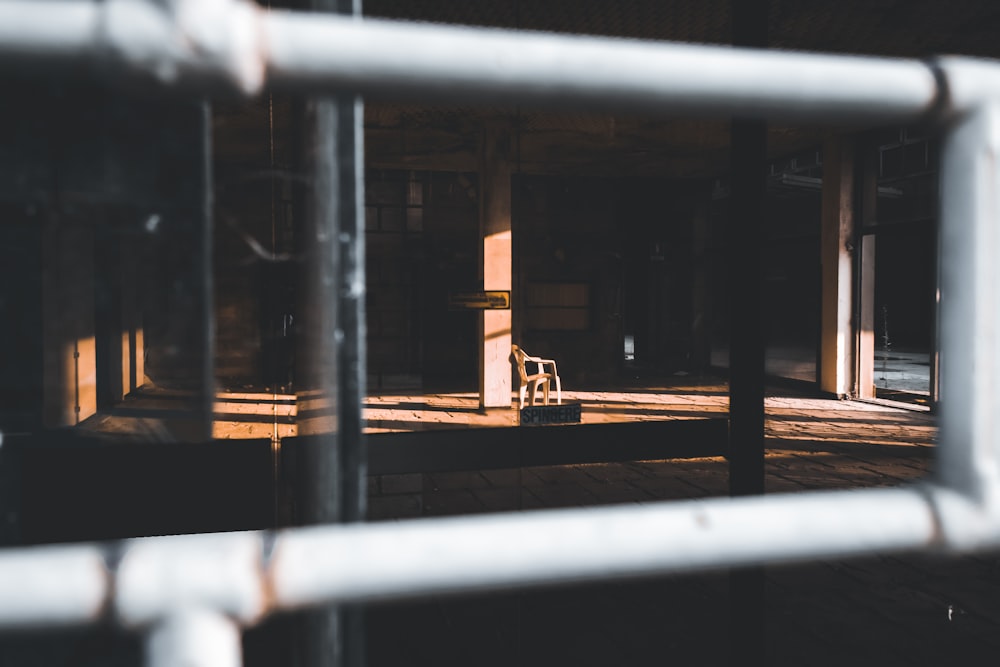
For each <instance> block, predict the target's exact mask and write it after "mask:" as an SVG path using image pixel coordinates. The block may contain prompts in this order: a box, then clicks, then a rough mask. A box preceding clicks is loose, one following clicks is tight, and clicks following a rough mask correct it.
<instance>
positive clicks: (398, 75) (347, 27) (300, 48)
mask: <svg viewBox="0 0 1000 667" xmlns="http://www.w3.org/2000/svg"><path fill="white" fill-rule="evenodd" d="M265 26H266V41H267V48H268V76H267V78H268V81H269V83H271V84H272V85H275V86H281V87H294V88H297V89H298V88H303V87H307V88H309V89H316V88H332V89H349V90H356V91H360V92H361V93H363V94H368V95H375V96H378V97H382V98H397V97H408V98H419V99H422V100H433V99H438V100H445V101H465V102H473V103H476V102H478V103H503V104H510V105H513V104H515V103H516V104H531V103H535V104H539V105H545V106H558V107H562V108H568V109H574V110H580V109H591V110H621V111H635V112H661V113H663V112H666V113H670V114H679V115H693V114H699V115H703V114H712V115H715V116H727V117H728V116H765V115H766V116H767V117H768V118H770V119H774V120H780V119H785V120H793V119H794V120H807V121H820V120H833V121H837V122H843V121H847V122H850V121H878V122H889V121H894V122H905V121H913V120H916V119H919V118H921V117H924V116H925V115H927V114H928V113H929V112H930V111H931V110H932V109H933V108H934V106H935V102H936V99H937V96H938V86H937V82H936V80H935V78H934V75H933V73H932V71H931V69H930V68H929V67H928V66H927V65H926V64H924V63H921V62H919V61H916V60H901V59H889V58H861V57H856V56H831V55H816V54H807V53H796V52H779V51H765V50H755V49H736V48H729V47H720V46H696V45H687V44H674V43H667V42H652V41H645V42H644V41H638V40H625V39H613V38H602V37H581V36H571V35H557V34H547V33H540V32H523V31H521V32H514V31H503V30H496V29H485V28H470V27H458V26H450V27H449V26H439V25H430V24H416V23H404V22H390V21H384V20H370V19H369V20H364V21H356V20H351V19H345V18H331V19H328V20H322V21H317V20H316V19H315V18H314V17H312V16H309V15H307V14H303V13H301V12H279V11H275V12H272V13H271V14H270V15H269V16H268V18H267V20H266V22H265Z"/></svg>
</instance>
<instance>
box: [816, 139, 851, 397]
mask: <svg viewBox="0 0 1000 667" xmlns="http://www.w3.org/2000/svg"><path fill="white" fill-rule="evenodd" d="M822 196H823V201H822V214H821V223H820V224H821V230H820V267H821V272H822V280H821V295H822V296H821V299H822V311H821V315H820V363H819V388H820V390H821V391H823V392H826V393H829V394H833V395H835V396H837V397H839V398H844V397H846V396H849V395H850V394H851V393H853V389H854V358H853V357H854V344H853V341H854V327H853V321H852V319H853V318H852V310H853V301H852V296H853V284H854V279H853V275H854V266H853V263H854V260H853V254H854V139H853V138H848V137H842V136H831V137H828V138H827V140H826V141H825V142H824V144H823V195H822Z"/></svg>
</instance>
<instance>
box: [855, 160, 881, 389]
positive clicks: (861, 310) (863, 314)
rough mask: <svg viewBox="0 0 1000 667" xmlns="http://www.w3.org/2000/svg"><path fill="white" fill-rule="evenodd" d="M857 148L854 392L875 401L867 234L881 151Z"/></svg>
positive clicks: (871, 246) (871, 254)
mask: <svg viewBox="0 0 1000 667" xmlns="http://www.w3.org/2000/svg"><path fill="white" fill-rule="evenodd" d="M862 141H863V143H861V144H860V145H859V146H858V147H857V152H858V153H860V154H859V155H858V158H857V160H856V161H855V164H856V166H857V169H858V173H857V174H856V175H855V182H856V183H857V184H858V187H857V190H856V191H857V192H858V193H859V196H860V198H861V200H860V202H858V203H859V206H858V207H857V215H858V216H859V217H858V219H857V220H856V221H855V235H854V236H855V238H856V239H857V247H858V250H859V253H858V256H857V257H856V259H855V270H856V271H857V273H856V274H855V275H856V276H857V281H856V282H855V284H856V285H857V290H858V293H857V297H856V299H855V302H856V304H857V311H856V314H855V317H856V318H857V323H858V324H857V326H858V331H857V347H856V350H857V352H856V356H855V368H856V373H857V375H856V376H855V377H856V382H855V388H854V390H855V392H856V395H857V397H858V398H863V399H873V398H875V234H865V233H864V230H865V229H870V228H871V227H872V226H874V225H875V223H876V221H877V216H878V208H877V206H878V157H879V155H878V148H877V147H876V146H875V145H874V143H873V142H872V141H870V140H869V141H864V140H862Z"/></svg>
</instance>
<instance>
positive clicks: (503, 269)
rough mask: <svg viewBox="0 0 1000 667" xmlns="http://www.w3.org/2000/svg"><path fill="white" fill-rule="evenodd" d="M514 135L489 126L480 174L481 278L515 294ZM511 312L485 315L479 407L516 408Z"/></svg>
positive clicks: (485, 286) (481, 324) (494, 287)
mask: <svg viewBox="0 0 1000 667" xmlns="http://www.w3.org/2000/svg"><path fill="white" fill-rule="evenodd" d="M511 147H512V132H511V129H510V127H509V126H506V125H490V126H487V127H486V129H485V131H484V134H483V145H482V151H481V155H482V161H481V166H480V168H479V206H480V208H479V211H480V213H479V233H480V239H481V243H480V262H479V270H480V274H479V278H480V280H481V282H482V287H483V289H485V290H510V289H511V268H512V265H513V262H512V256H511V247H512V246H511V238H512V237H511V184H510V177H511V172H512V168H511V154H512V149H511ZM510 346H511V311H510V310H484V311H482V312H481V313H480V315H479V405H480V407H485V408H509V407H510V405H511V390H512V382H511V364H510Z"/></svg>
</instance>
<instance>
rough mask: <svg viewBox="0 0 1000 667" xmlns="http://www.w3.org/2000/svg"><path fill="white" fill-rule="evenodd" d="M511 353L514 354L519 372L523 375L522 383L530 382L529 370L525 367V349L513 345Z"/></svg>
mask: <svg viewBox="0 0 1000 667" xmlns="http://www.w3.org/2000/svg"><path fill="white" fill-rule="evenodd" d="M510 353H511V354H512V355H514V362H515V363H516V364H517V373H518V375H520V376H521V383H522V384H526V383H527V382H528V371H526V370H525V369H524V357H525V354H524V350H522V349H521V348H520V347H518V346H517V345H511V346H510Z"/></svg>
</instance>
